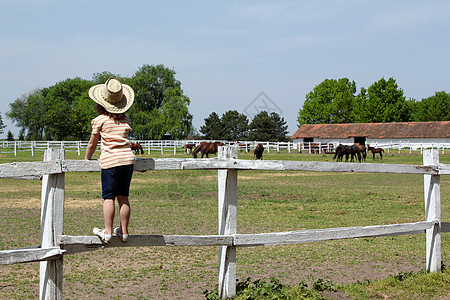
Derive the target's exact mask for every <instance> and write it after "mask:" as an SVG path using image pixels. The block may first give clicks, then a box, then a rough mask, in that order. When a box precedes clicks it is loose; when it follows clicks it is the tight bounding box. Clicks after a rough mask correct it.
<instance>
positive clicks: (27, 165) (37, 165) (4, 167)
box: [0, 161, 62, 178]
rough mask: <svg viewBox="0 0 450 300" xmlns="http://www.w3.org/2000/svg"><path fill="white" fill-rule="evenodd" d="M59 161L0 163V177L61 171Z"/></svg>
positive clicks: (37, 174)
mask: <svg viewBox="0 0 450 300" xmlns="http://www.w3.org/2000/svg"><path fill="white" fill-rule="evenodd" d="M61 172H62V168H61V162H60V161H42V162H41V161H37V162H14V163H7V164H0V178H14V177H28V176H38V177H40V176H41V175H49V174H57V173H61Z"/></svg>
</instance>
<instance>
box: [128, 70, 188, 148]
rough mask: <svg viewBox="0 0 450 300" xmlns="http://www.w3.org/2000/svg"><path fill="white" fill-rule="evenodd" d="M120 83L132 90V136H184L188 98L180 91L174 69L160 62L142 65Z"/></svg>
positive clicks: (153, 137)
mask: <svg viewBox="0 0 450 300" xmlns="http://www.w3.org/2000/svg"><path fill="white" fill-rule="evenodd" d="M123 83H126V84H129V85H130V86H131V87H132V88H133V90H134V93H135V99H134V104H133V106H132V107H131V108H130V111H129V115H130V118H131V119H132V121H133V135H134V136H135V137H137V138H139V139H161V138H162V137H163V136H164V135H165V134H167V133H168V134H171V135H172V137H174V138H175V137H177V138H185V137H186V136H187V135H188V134H189V133H190V131H191V128H192V115H191V114H190V113H189V110H188V106H189V104H190V100H189V98H188V97H187V96H185V95H184V94H183V91H182V89H181V82H180V81H178V80H177V79H176V78H175V71H174V70H172V69H168V68H166V67H164V66H163V65H156V66H150V65H144V66H142V67H141V68H140V69H139V70H138V71H137V72H136V73H135V74H134V75H133V77H131V78H130V79H124V81H123ZM166 102H167V103H166Z"/></svg>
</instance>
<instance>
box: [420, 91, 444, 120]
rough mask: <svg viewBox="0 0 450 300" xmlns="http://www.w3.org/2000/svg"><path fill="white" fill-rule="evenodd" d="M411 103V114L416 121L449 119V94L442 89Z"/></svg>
mask: <svg viewBox="0 0 450 300" xmlns="http://www.w3.org/2000/svg"><path fill="white" fill-rule="evenodd" d="M412 105H413V109H412V116H413V120H414V121H416V122H428V121H450V94H448V93H446V92H444V91H441V92H436V93H435V95H434V96H431V97H428V98H425V99H422V101H420V102H416V103H414V104H412Z"/></svg>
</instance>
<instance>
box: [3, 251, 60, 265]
mask: <svg viewBox="0 0 450 300" xmlns="http://www.w3.org/2000/svg"><path fill="white" fill-rule="evenodd" d="M64 252H66V251H65V250H62V249H60V248H58V247H54V248H46V249H42V248H37V247H36V248H26V249H15V250H4V251H0V265H10V264H18V263H28V262H36V261H43V260H53V259H56V258H59V257H60V256H61V255H62V254H64Z"/></svg>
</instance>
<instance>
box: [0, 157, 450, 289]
mask: <svg viewBox="0 0 450 300" xmlns="http://www.w3.org/2000/svg"><path fill="white" fill-rule="evenodd" d="M136 169H137V170H138V171H146V170H193V169H198V170H201V169H213V170H218V181H219V191H218V192H219V193H218V194H219V197H218V198H219V199H218V202H219V204H218V207H219V234H218V235H212V236H179V235H170V236H165V235H142V236H132V240H130V242H129V243H128V244H122V243H120V242H119V241H114V242H113V243H112V244H111V245H102V244H101V243H100V242H99V239H98V238H97V237H95V236H82V237H77V236H66V235H64V233H63V224H64V220H63V213H64V173H66V172H79V171H99V167H98V165H97V162H95V161H68V160H65V159H64V155H63V152H62V151H60V150H49V151H48V152H47V155H46V160H45V161H44V162H35V163H13V164H3V165H0V177H2V178H8V177H24V176H41V175H44V178H43V181H42V191H43V192H42V217H41V227H42V231H43V235H42V244H41V247H40V248H36V249H21V250H7V251H2V252H1V256H0V262H1V263H2V264H11V263H24V262H30V261H44V262H42V265H43V267H42V268H41V292H40V296H41V297H43V298H47V297H49V298H61V297H62V284H61V282H59V281H60V280H61V278H62V276H61V275H62V274H61V272H62V261H63V256H64V255H65V254H75V253H80V252H84V251H93V250H96V249H101V248H103V247H122V246H126V247H144V246H198V245H201V246H219V247H220V251H219V262H220V268H219V286H220V291H221V295H222V297H229V296H233V295H234V294H235V279H236V249H237V248H239V247H256V246H266V245H282V244H293V243H306V242H317V241H325V240H334V239H346V238H358V237H368V236H388V235H389V236H390V235H404V234H420V233H425V232H427V233H426V235H427V242H426V244H427V266H426V268H427V270H428V271H431V272H435V271H439V270H440V267H441V265H440V261H441V259H440V233H441V232H448V231H449V228H448V226H449V225H448V222H440V188H439V187H440V180H439V178H440V177H439V176H440V175H445V174H450V171H449V169H448V167H447V166H446V165H442V164H439V159H438V155H437V151H425V152H424V165H423V166H410V165H389V164H383V165H380V164H343V163H340V164H337V163H320V162H298V161H244V160H239V159H237V151H236V148H226V149H225V151H224V152H221V153H220V154H219V158H218V159H209V160H206V159H205V160H193V159H173V158H172V159H140V160H139V161H138V162H137V165H136ZM239 170H278V171H285V170H294V171H318V172H320V171H324V172H330V171H331V172H362V173H364V172H369V173H384V172H386V173H405V174H423V175H424V184H425V188H424V190H425V203H426V205H425V213H426V219H425V220H424V221H419V222H414V223H406V224H391V225H380V226H363V227H347V228H331V229H317V230H302V231H290V232H277V233H261V234H238V233H237V232H236V219H237V215H236V210H237V201H236V198H237V173H238V171H239ZM49 216H55V218H54V219H52V218H51V217H49ZM43 281H45V282H43Z"/></svg>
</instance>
